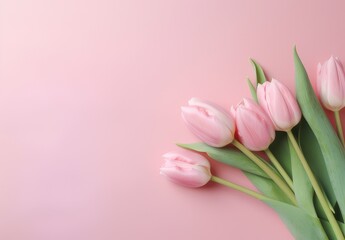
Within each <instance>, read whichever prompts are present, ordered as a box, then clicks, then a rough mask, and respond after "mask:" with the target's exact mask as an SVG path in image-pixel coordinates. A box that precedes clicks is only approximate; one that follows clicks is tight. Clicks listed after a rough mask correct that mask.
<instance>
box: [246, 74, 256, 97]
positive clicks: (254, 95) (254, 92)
mask: <svg viewBox="0 0 345 240" xmlns="http://www.w3.org/2000/svg"><path fill="white" fill-rule="evenodd" d="M247 83H248V86H249V90H250V93H251V95H252V98H253V100H254V101H255V102H258V96H257V95H256V88H255V87H254V85H253V83H252V81H250V79H249V78H247Z"/></svg>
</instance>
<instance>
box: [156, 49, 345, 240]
mask: <svg viewBox="0 0 345 240" xmlns="http://www.w3.org/2000/svg"><path fill="white" fill-rule="evenodd" d="M294 57H295V71H296V95H297V99H296V98H295V96H294V95H293V94H292V93H291V92H290V90H289V89H288V88H287V87H286V86H285V85H284V84H283V83H282V82H280V81H278V80H276V79H272V80H271V81H267V80H266V77H265V74H264V72H263V70H262V68H261V67H260V65H259V64H258V63H256V62H255V61H254V60H252V63H253V66H254V69H255V71H256V77H257V81H256V82H257V84H255V85H253V84H252V83H251V81H248V83H249V86H250V89H251V93H252V99H249V98H244V99H243V100H242V101H241V102H240V103H239V104H238V105H237V106H232V107H231V108H229V111H227V110H225V109H223V108H222V107H220V106H218V105H217V104H215V103H212V102H210V101H207V100H201V99H198V98H192V99H191V100H189V102H188V105H187V106H183V107H181V113H182V119H183V120H184V122H185V123H186V126H187V127H188V129H189V130H190V131H191V132H192V133H193V134H194V135H195V136H196V137H197V138H198V139H199V140H200V141H201V142H199V143H193V144H178V145H179V146H180V147H181V148H182V149H181V150H179V151H174V152H169V153H166V154H164V155H163V158H164V164H163V166H162V167H161V169H160V171H161V174H162V175H164V176H166V177H167V178H168V179H169V180H171V181H172V182H175V183H177V184H180V185H183V186H186V187H201V186H204V185H205V184H207V183H208V182H209V181H213V182H216V183H219V184H222V185H224V186H227V187H230V188H232V189H236V190H238V191H241V192H243V193H245V194H247V195H249V196H251V197H254V198H257V199H259V200H261V201H263V202H265V203H267V204H268V205H269V206H271V207H272V208H273V209H275V210H276V211H277V213H278V214H279V215H280V217H281V218H282V220H283V221H284V222H285V223H286V225H287V226H288V228H289V229H290V231H291V232H292V234H293V235H294V236H295V238H296V239H304V240H305V239H310V240H317V239H320V240H324V239H345V238H344V236H345V225H344V216H345V187H344V186H343V184H342V180H345V178H343V179H342V178H341V177H342V176H345V151H344V144H345V143H344V136H343V130H342V125H341V119H340V115H339V111H340V110H341V109H342V108H343V107H344V106H345V72H344V69H343V66H342V64H341V62H340V61H339V59H337V58H334V57H331V58H330V59H329V60H328V61H326V62H325V63H323V64H319V66H318V74H317V76H318V79H317V95H318V97H319V98H317V97H316V94H315V93H314V91H313V88H312V87H311V85H310V82H309V79H308V75H307V74H306V71H305V69H304V67H303V64H302V62H301V61H300V58H299V56H298V54H297V51H296V50H295V52H294ZM318 99H319V100H320V102H321V103H322V105H323V106H324V107H325V108H327V109H328V110H331V111H333V112H334V117H335V122H336V127H335V129H334V128H333V126H332V125H331V124H330V122H329V120H328V119H327V115H325V112H324V110H323V108H321V107H320V104H319V100H318ZM320 119H321V120H322V121H321V120H320ZM325 119H326V120H325ZM325 122H326V123H325ZM320 139H322V140H320ZM334 149H335V150H334ZM262 152H263V153H264V155H263V154H262ZM200 153H206V154H207V155H208V157H209V158H206V157H205V156H203V155H201V154H200ZM316 155H318V156H317V157H316V158H315V156H316ZM208 159H213V160H216V161H220V162H223V163H225V164H228V165H231V166H234V167H237V168H239V169H241V170H242V171H243V172H244V173H245V174H246V176H247V177H248V178H249V179H250V180H251V181H252V183H253V184H254V185H255V186H256V188H257V191H253V190H251V189H248V188H245V187H243V186H241V185H238V184H235V183H233V182H230V181H227V180H225V179H223V178H220V177H218V176H215V175H213V174H212V173H211V164H210V161H209V160H208ZM334 159H335V160H334ZM341 161H342V162H341ZM328 165H329V166H328ZM343 198H344V199H343Z"/></svg>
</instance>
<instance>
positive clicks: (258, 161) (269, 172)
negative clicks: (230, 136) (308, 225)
mask: <svg viewBox="0 0 345 240" xmlns="http://www.w3.org/2000/svg"><path fill="white" fill-rule="evenodd" d="M232 144H233V145H234V146H235V147H237V148H238V149H239V150H240V151H241V152H243V153H244V154H245V155H246V156H247V157H248V158H250V159H251V160H252V161H253V162H254V163H255V164H256V165H258V167H260V168H261V169H262V170H263V171H264V172H265V173H266V174H267V175H268V176H269V177H270V178H271V179H272V181H273V182H275V183H276V184H277V185H278V187H279V188H280V189H281V190H282V191H283V192H284V193H285V194H286V196H287V197H288V198H289V199H290V200H291V202H292V203H293V204H294V205H297V202H296V198H295V195H294V193H293V192H292V191H291V189H290V188H289V186H288V185H287V184H286V183H285V182H284V181H283V180H282V179H281V178H280V177H279V176H278V175H277V173H275V172H274V171H273V170H272V169H271V168H270V167H269V166H268V165H266V164H265V163H264V162H263V161H262V160H261V159H260V158H258V157H257V156H256V155H255V154H254V153H252V152H251V151H250V150H248V149H247V148H246V147H245V146H243V145H242V144H241V143H240V142H238V141H237V140H234V141H233V142H232Z"/></svg>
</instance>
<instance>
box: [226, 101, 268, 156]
mask: <svg viewBox="0 0 345 240" xmlns="http://www.w3.org/2000/svg"><path fill="white" fill-rule="evenodd" d="M231 112H232V114H233V116H234V117H235V122H236V128H237V129H236V131H237V132H236V136H237V138H238V140H239V141H240V142H241V143H242V144H243V145H244V146H245V147H247V148H248V149H249V150H252V151H261V150H265V149H267V148H268V146H269V145H270V144H271V143H272V142H273V140H274V138H275V131H274V126H273V124H272V122H271V120H270V119H269V117H268V116H267V114H266V113H265V112H264V110H263V109H262V108H261V107H260V106H259V105H258V104H256V103H255V102H254V101H253V100H250V99H246V98H245V99H243V101H242V102H241V103H240V104H238V105H237V106H236V107H232V108H231Z"/></svg>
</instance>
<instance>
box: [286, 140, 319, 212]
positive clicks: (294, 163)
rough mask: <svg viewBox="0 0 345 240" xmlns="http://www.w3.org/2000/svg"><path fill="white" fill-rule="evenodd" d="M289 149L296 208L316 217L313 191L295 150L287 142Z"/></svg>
mask: <svg viewBox="0 0 345 240" xmlns="http://www.w3.org/2000/svg"><path fill="white" fill-rule="evenodd" d="M288 145H289V149H290V158H291V167H292V177H293V187H294V192H295V195H296V199H297V203H298V206H299V207H300V208H302V209H304V210H305V211H306V212H307V213H308V214H309V215H311V216H313V217H317V214H316V211H315V208H314V202H313V198H314V189H313V186H312V185H311V183H310V180H309V178H308V176H307V173H306V172H305V170H304V168H303V166H302V163H301V161H300V160H299V158H298V156H297V153H296V151H295V149H294V148H293V146H292V144H291V142H290V141H288Z"/></svg>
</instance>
